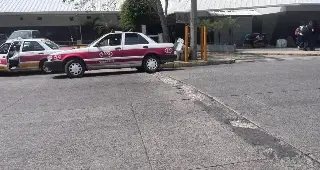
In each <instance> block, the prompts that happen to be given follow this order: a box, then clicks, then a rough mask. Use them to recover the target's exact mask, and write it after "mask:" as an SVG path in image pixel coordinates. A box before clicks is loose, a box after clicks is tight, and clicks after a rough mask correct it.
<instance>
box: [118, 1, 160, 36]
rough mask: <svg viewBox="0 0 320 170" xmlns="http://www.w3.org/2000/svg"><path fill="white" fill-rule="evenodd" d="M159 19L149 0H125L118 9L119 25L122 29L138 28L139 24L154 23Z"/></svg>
mask: <svg viewBox="0 0 320 170" xmlns="http://www.w3.org/2000/svg"><path fill="white" fill-rule="evenodd" d="M157 21H159V17H158V15H157V12H156V10H155V9H154V7H153V6H152V5H151V3H150V0H126V1H125V2H124V3H123V4H122V6H121V10H120V26H121V27H122V28H123V29H134V30H139V28H140V26H141V25H151V24H156V23H157Z"/></svg>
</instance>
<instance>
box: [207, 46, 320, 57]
mask: <svg viewBox="0 0 320 170" xmlns="http://www.w3.org/2000/svg"><path fill="white" fill-rule="evenodd" d="M209 54H210V55H218V54H219V53H216V52H209ZM220 54H223V55H226V54H237V55H292V56H320V49H319V48H318V49H316V51H303V50H299V49H297V48H254V49H237V51H236V52H235V53H220Z"/></svg>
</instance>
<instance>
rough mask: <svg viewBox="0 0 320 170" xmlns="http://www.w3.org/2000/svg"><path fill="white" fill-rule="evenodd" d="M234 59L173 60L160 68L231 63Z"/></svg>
mask: <svg viewBox="0 0 320 170" xmlns="http://www.w3.org/2000/svg"><path fill="white" fill-rule="evenodd" d="M235 62H236V60H234V59H221V60H208V61H203V60H195V61H190V62H184V61H175V62H170V63H165V64H163V65H161V66H160V68H180V67H196V66H207V65H219V64H233V63H235Z"/></svg>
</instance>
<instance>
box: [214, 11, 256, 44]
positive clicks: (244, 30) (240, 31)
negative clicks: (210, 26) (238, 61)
mask: <svg viewBox="0 0 320 170" xmlns="http://www.w3.org/2000/svg"><path fill="white" fill-rule="evenodd" d="M235 19H236V24H237V25H238V27H236V28H233V29H232V31H233V37H230V38H229V30H228V29H224V30H222V31H220V32H221V39H220V43H221V44H228V43H229V42H230V41H231V42H232V41H233V43H234V44H236V45H242V44H243V41H244V37H245V35H246V34H248V33H251V31H252V17H251V16H245V17H235ZM214 42H215V44H218V42H219V38H218V32H215V35H214Z"/></svg>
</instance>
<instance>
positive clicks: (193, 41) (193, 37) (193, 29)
mask: <svg viewBox="0 0 320 170" xmlns="http://www.w3.org/2000/svg"><path fill="white" fill-rule="evenodd" d="M197 44H198V43H197V0H191V11H190V48H191V58H192V59H194V60H196V59H197V58H198V57H197Z"/></svg>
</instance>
